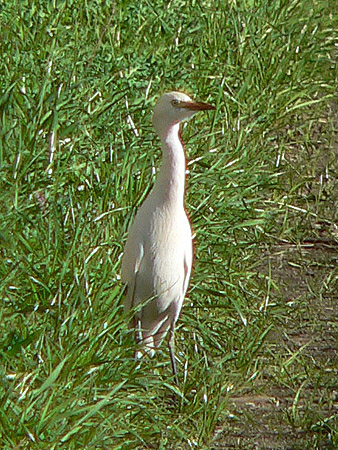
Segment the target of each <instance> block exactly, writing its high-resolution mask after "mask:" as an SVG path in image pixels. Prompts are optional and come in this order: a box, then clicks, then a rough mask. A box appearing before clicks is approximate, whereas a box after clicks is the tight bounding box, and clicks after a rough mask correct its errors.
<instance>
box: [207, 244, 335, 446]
mask: <svg viewBox="0 0 338 450" xmlns="http://www.w3.org/2000/svg"><path fill="white" fill-rule="evenodd" d="M268 262H270V267H271V275H272V279H273V280H274V282H275V283H276V285H277V286H278V290H276V289H275V290H273V291H272V292H271V300H270V301H271V302H273V303H274V304H275V305H274V306H271V308H273V314H274V319H273V321H274V323H275V326H274V328H273V329H272V330H271V332H270V334H269V336H268V338H267V340H266V342H265V344H264V345H263V348H262V353H261V354H260V355H259V357H258V358H259V359H260V365H261V367H263V370H262V371H261V373H263V375H262V376H261V377H260V378H259V379H257V380H255V382H254V386H253V388H251V389H250V391H247V392H243V394H242V395H241V396H237V397H233V398H231V402H230V406H229V411H230V420H229V423H228V424H227V425H226V426H225V428H222V429H220V430H219V431H220V433H219V438H218V439H216V443H215V444H214V446H213V449H214V450H216V449H217V450H220V449H222V450H225V449H245V450H249V449H271V450H272V449H273V450H276V449H280V450H286V449H290V450H291V449H323V450H324V449H325V450H329V449H334V444H333V443H332V439H331V435H332V434H334V433H337V430H338V420H337V417H338V362H337V361H338V359H337V338H338V325H337V323H338V321H337V300H338V286H337V266H338V244H337V242H336V241H335V240H334V239H332V240H331V239H326V240H325V239H323V240H313V241H312V242H310V241H307V242H304V243H303V245H301V246H295V245H287V244H282V245H279V246H276V247H274V248H272V249H271V250H270V251H269V252H268V253H266V254H265V261H264V263H263V264H262V265H261V269H260V270H262V272H264V273H266V269H265V268H266V267H267V266H268ZM279 309H280V312H279ZM286 312H287V314H286ZM264 367H265V368H264Z"/></svg>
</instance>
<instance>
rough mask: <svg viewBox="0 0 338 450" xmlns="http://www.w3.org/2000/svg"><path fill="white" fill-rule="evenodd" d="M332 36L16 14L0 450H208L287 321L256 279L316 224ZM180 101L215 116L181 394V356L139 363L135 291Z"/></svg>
mask: <svg viewBox="0 0 338 450" xmlns="http://www.w3.org/2000/svg"><path fill="white" fill-rule="evenodd" d="M331 6H333V5H331ZM334 20H335V17H334V14H333V11H332V8H331V9H330V5H329V4H328V3H327V2H321V1H311V2H305V1H284V0H281V1H275V2H265V1H249V0H248V1H246V2H236V1H215V2H207V1H205V2H195V1H188V2H185V1H177V2H169V3H165V4H164V3H163V2H159V1H154V2H147V1H141V2H133V1H130V2H115V3H114V2H108V1H98V0H96V1H95V0H89V1H87V2H75V1H72V0H70V1H51V2H41V1H28V0H27V1H26V0H23V1H20V2H19V1H12V2H5V3H2V5H1V9H0V21H1V40H0V46H1V60H0V61H1V62H0V65H1V66H0V67H1V70H0V77H1V85H2V91H1V98H0V120H1V140H0V164H1V171H0V183H1V201H0V214H1V224H0V227H1V228H0V243H1V253H2V257H1V261H0V274H1V285H0V292H1V308H0V315H1V321H0V330H1V333H0V355H1V356H0V357H1V365H0V375H1V378H0V379H1V386H0V442H1V445H2V448H4V449H11V448H32V449H59V448H60V449H61V448H62V449H63V448H67V449H79V448H88V449H94V448H100V449H101V448H102V449H108V448H109V449H111V448H114V449H119V448H121V449H135V448H159V449H170V448H173V449H180V448H210V445H211V444H210V442H211V441H212V437H213V434H214V431H215V429H216V425H217V424H219V423H222V421H224V420H226V419H227V402H228V398H229V396H230V395H233V394H236V393H238V392H240V391H241V389H242V388H244V387H249V386H251V384H252V380H254V379H255V378H257V377H259V376H260V374H261V373H262V371H263V365H262V363H261V360H260V359H259V358H260V357H259V355H260V354H261V352H263V351H264V342H265V339H266V336H267V334H268V332H269V330H270V329H271V328H274V327H276V326H277V323H278V320H279V316H278V314H280V313H278V314H277V315H276V314H275V312H274V311H275V310H274V308H273V305H270V304H269V303H268V302H266V298H267V292H268V291H269V289H270V287H271V283H273V280H271V279H270V278H269V277H268V276H267V275H266V274H263V273H262V272H261V271H259V270H257V267H256V266H257V261H259V259H260V258H261V256H260V255H261V254H262V253H261V252H262V250H263V249H264V248H265V247H266V246H267V245H268V244H270V243H271V242H275V241H276V240H278V239H286V238H287V239H291V240H297V239H299V237H300V236H302V235H303V234H304V233H305V232H307V231H305V230H308V229H309V227H308V222H310V223H312V222H311V221H312V219H313V217H314V216H313V215H318V214H319V212H318V202H317V203H316V202H314V203H311V205H308V204H307V203H306V207H305V206H304V202H307V198H306V195H305V193H304V192H305V191H306V188H307V187H308V186H309V184H311V183H314V180H315V179H316V176H318V174H316V173H309V170H310V169H307V167H308V166H307V165H306V163H307V160H308V158H309V155H312V154H313V153H314V152H315V153H316V152H317V153H318V152H321V153H322V154H323V158H324V159H325V161H324V163H323V164H326V165H327V164H331V165H332V162H333V158H334V157H336V155H335V154H334V151H333V141H332V139H333V137H332V136H333V132H334V120H333V119H332V117H331V116H330V114H328V109H329V108H331V107H332V106H331V105H332V104H333V100H334V96H335V95H336V89H337V84H336V79H335V77H336V72H335V56H336V53H335V50H334V30H335V24H334ZM171 89H181V90H184V91H186V92H188V93H190V94H191V95H193V96H194V97H196V98H199V99H202V100H204V101H209V102H210V103H213V104H215V105H216V106H217V112H216V113H215V114H214V115H209V116H205V115H204V116H200V117H196V119H194V120H193V121H192V122H190V123H189V124H188V125H187V126H185V128H184V130H183V136H184V140H185V142H186V144H187V154H188V158H189V160H190V163H189V166H188V167H189V172H190V174H189V179H188V192H187V208H188V211H189V214H190V217H191V220H192V223H193V226H194V230H195V233H196V237H195V251H196V257H195V264H194V274H193V279H192V283H191V287H190V292H189V295H188V298H187V300H186V303H185V306H184V309H183V313H182V317H181V319H180V322H179V328H178V333H177V341H178V342H177V346H178V356H179V372H180V378H181V385H180V386H179V387H176V386H175V385H174V384H173V380H172V376H171V372H170V364H169V359H168V355H167V354H166V350H165V348H163V352H162V353H161V354H159V355H158V357H157V358H155V359H154V360H147V359H145V360H144V361H142V362H141V364H140V365H137V364H136V363H135V362H134V361H133V359H132V348H133V345H134V344H133V339H132V336H131V335H130V331H129V330H128V329H127V326H126V323H127V320H126V317H125V316H124V314H123V310H122V308H121V298H122V296H123V289H122V286H121V283H120V278H119V270H120V258H121V253H122V249H123V243H124V241H125V238H126V233H127V229H128V226H129V224H130V221H131V220H132V217H133V215H134V213H135V211H136V209H137V208H138V207H139V205H140V204H141V202H142V200H143V199H144V197H145V195H146V193H147V192H148V191H149V189H150V187H151V185H152V182H153V180H154V177H155V175H154V173H155V170H154V168H155V167H156V168H157V167H158V165H159V163H160V156H161V155H160V152H159V143H158V140H157V138H156V137H155V135H154V133H153V130H152V128H151V109H152V107H153V105H154V101H155V99H156V98H157V96H158V95H159V93H161V92H163V91H166V90H171ZM299 161H301V163H299ZM330 182H331V181H330ZM331 192H336V191H335V190H334V189H332V190H331ZM318 195H319V194H318ZM334 195H335V196H336V195H337V194H336V193H335V194H334ZM333 200H334V201H336V200H337V197H335V199H333ZM290 205H291V206H292V207H293V208H296V209H292V208H291V207H290ZM335 206H336V203H335ZM297 208H299V209H303V210H304V211H306V212H305V213H301V214H295V212H296V213H297V211H299V210H297ZM320 214H321V213H320ZM316 217H317V216H316ZM325 220H327V221H328V222H330V223H331V224H334V222H335V221H336V220H337V209H336V208H333V207H332V208H329V209H328V210H326V211H325ZM310 228H311V227H310ZM313 228H314V227H312V229H313ZM333 282H334V279H333ZM284 313H285V311H282V312H281V314H284Z"/></svg>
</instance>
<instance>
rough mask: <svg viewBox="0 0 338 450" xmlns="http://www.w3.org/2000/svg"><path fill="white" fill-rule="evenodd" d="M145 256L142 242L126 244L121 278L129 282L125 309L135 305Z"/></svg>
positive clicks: (127, 309)
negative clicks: (137, 282) (140, 271)
mask: <svg viewBox="0 0 338 450" xmlns="http://www.w3.org/2000/svg"><path fill="white" fill-rule="evenodd" d="M143 256H144V247H143V244H142V243H141V242H139V243H138V244H137V245H135V246H132V245H128V242H127V245H126V248H125V251H124V254H123V258H122V267H121V279H122V281H123V282H124V283H127V293H126V297H125V301H124V306H125V311H129V310H130V309H131V308H132V307H133V306H134V294H135V288H136V280H137V274H138V271H139V268H140V265H141V262H142V259H143Z"/></svg>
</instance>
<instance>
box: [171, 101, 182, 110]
mask: <svg viewBox="0 0 338 450" xmlns="http://www.w3.org/2000/svg"><path fill="white" fill-rule="evenodd" d="M171 104H172V105H173V107H174V108H178V107H179V104H180V101H179V100H171Z"/></svg>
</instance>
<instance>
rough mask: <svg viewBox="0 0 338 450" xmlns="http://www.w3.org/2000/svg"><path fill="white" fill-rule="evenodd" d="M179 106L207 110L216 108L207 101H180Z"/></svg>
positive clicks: (194, 109)
mask: <svg viewBox="0 0 338 450" xmlns="http://www.w3.org/2000/svg"><path fill="white" fill-rule="evenodd" d="M178 107H179V108H186V109H189V110H190V111H206V110H213V109H216V108H215V107H214V106H212V105H208V104H207V103H203V102H180V103H179V104H178Z"/></svg>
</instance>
